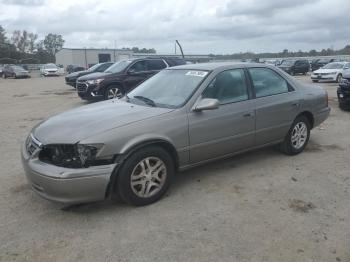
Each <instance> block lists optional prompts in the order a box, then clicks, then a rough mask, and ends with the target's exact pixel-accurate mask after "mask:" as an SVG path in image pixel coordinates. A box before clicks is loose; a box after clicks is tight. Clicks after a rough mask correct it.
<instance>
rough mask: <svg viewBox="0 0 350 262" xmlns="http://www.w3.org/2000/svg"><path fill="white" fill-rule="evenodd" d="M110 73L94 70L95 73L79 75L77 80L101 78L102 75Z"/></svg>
mask: <svg viewBox="0 0 350 262" xmlns="http://www.w3.org/2000/svg"><path fill="white" fill-rule="evenodd" d="M110 74H111V73H104V72H96V73H92V74H88V75H85V76H81V77H79V80H80V81H87V80H95V79H99V78H103V77H105V76H107V75H110Z"/></svg>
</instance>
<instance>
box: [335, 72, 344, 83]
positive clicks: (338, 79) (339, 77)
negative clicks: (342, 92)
mask: <svg viewBox="0 0 350 262" xmlns="http://www.w3.org/2000/svg"><path fill="white" fill-rule="evenodd" d="M342 79H343V76H342V74H339V75H338V76H337V79H336V80H335V81H336V82H337V83H340V82H341V81H342Z"/></svg>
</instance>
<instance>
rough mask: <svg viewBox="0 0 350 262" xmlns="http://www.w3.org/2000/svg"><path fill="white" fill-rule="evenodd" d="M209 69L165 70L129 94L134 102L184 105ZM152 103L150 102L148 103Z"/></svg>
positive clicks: (170, 106)
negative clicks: (146, 101)
mask: <svg viewBox="0 0 350 262" xmlns="http://www.w3.org/2000/svg"><path fill="white" fill-rule="evenodd" d="M207 74H208V72H207V71H198V70H182V69H181V70H163V71H161V72H159V73H158V74H156V75H154V76H153V77H151V78H150V79H148V80H147V81H145V82H143V83H142V84H140V85H139V86H138V87H137V88H136V89H134V90H133V91H131V92H130V93H129V94H128V98H129V99H130V100H131V101H132V102H136V101H144V103H145V100H146V99H147V100H148V101H149V102H150V101H151V102H152V104H153V105H154V106H159V107H166V108H177V107H180V106H182V105H183V104H184V103H185V102H186V101H187V99H188V98H189V97H190V96H191V95H192V93H193V92H194V91H195V89H196V88H197V87H198V85H199V84H200V83H201V82H202V81H203V80H204V78H205V77H206V76H207ZM147 104H150V103H147Z"/></svg>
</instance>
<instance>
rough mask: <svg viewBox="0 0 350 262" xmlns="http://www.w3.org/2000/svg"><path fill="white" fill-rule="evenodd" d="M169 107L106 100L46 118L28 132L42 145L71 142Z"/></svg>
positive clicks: (153, 114)
mask: <svg viewBox="0 0 350 262" xmlns="http://www.w3.org/2000/svg"><path fill="white" fill-rule="evenodd" d="M173 110H174V109H167V108H159V107H147V106H140V105H135V104H131V103H127V102H125V101H121V100H108V101H104V102H98V103H94V104H91V105H86V106H82V107H79V108H76V109H72V110H69V111H66V112H64V113H61V114H58V115H55V116H53V117H50V118H49V119H47V120H46V121H44V122H42V123H40V124H39V125H37V126H36V127H35V128H34V129H33V131H32V133H33V135H34V137H36V138H37V139H38V140H39V141H40V142H41V143H43V144H74V143H77V142H79V141H80V140H83V139H85V138H88V137H90V136H92V135H95V134H98V133H101V132H105V131H108V130H111V129H114V128H118V127H121V126H125V125H129V124H131V123H134V122H138V121H142V120H145V119H148V118H151V117H155V116H158V115H162V114H165V113H168V112H171V111H173Z"/></svg>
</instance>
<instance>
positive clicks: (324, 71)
mask: <svg viewBox="0 0 350 262" xmlns="http://www.w3.org/2000/svg"><path fill="white" fill-rule="evenodd" d="M341 71H342V69H323V68H320V69H317V70H316V71H314V73H316V74H321V73H332V72H341Z"/></svg>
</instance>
